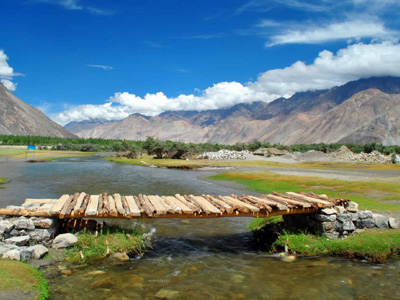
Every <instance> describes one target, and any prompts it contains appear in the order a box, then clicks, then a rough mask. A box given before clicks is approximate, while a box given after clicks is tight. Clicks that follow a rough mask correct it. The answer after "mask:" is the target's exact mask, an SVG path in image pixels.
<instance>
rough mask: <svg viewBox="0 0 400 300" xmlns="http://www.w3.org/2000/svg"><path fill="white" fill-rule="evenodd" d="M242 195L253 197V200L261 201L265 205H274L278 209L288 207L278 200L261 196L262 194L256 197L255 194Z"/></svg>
mask: <svg viewBox="0 0 400 300" xmlns="http://www.w3.org/2000/svg"><path fill="white" fill-rule="evenodd" d="M242 197H246V198H251V199H254V200H258V201H262V202H263V203H265V204H266V205H268V206H272V207H276V208H278V209H279V210H287V209H288V207H287V206H286V205H283V204H281V203H280V202H276V201H272V200H269V199H267V198H262V196H261V197H256V196H244V195H243V196H242Z"/></svg>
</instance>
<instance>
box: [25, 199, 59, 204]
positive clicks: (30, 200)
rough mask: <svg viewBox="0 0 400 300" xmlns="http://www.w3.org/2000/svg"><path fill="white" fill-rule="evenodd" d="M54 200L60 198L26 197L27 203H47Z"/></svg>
mask: <svg viewBox="0 0 400 300" xmlns="http://www.w3.org/2000/svg"><path fill="white" fill-rule="evenodd" d="M53 200H58V199H31V198H27V199H25V203H36V204H46V203H49V202H50V201H53Z"/></svg>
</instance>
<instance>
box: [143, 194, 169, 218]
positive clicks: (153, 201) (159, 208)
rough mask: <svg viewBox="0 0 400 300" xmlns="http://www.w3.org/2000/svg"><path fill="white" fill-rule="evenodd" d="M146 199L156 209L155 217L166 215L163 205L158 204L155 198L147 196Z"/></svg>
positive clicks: (158, 201)
mask: <svg viewBox="0 0 400 300" xmlns="http://www.w3.org/2000/svg"><path fill="white" fill-rule="evenodd" d="M147 199H149V201H150V203H151V204H152V205H153V207H154V208H155V209H156V214H157V215H166V214H167V210H166V208H165V207H164V205H163V204H162V203H161V202H160V200H159V199H158V198H157V197H155V196H152V195H148V196H147Z"/></svg>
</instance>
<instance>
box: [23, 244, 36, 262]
mask: <svg viewBox="0 0 400 300" xmlns="http://www.w3.org/2000/svg"><path fill="white" fill-rule="evenodd" d="M19 252H20V254H21V260H22V261H27V260H30V259H32V258H34V256H35V251H34V250H33V249H31V247H21V248H19Z"/></svg>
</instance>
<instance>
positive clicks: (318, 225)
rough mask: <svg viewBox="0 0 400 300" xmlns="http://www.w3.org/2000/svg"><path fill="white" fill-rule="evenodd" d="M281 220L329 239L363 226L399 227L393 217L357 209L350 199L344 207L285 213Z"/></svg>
mask: <svg viewBox="0 0 400 300" xmlns="http://www.w3.org/2000/svg"><path fill="white" fill-rule="evenodd" d="M283 220H284V222H285V225H286V226H289V227H294V226H296V227H297V228H299V227H302V228H307V229H309V230H310V229H311V231H313V232H314V233H321V234H323V235H324V236H326V237H328V238H330V239H337V238H345V237H347V236H348V235H350V234H356V233H358V232H360V231H362V230H363V229H365V228H374V227H377V228H380V229H387V228H393V229H398V228H400V223H399V221H398V220H396V219H395V218H388V217H386V216H384V215H381V214H374V213H372V212H371V211H369V210H358V204H357V203H355V202H352V201H350V202H348V204H347V206H346V207H342V206H337V207H335V208H325V209H322V210H321V211H319V212H318V213H316V214H309V215H287V216H284V217H283Z"/></svg>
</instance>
